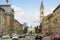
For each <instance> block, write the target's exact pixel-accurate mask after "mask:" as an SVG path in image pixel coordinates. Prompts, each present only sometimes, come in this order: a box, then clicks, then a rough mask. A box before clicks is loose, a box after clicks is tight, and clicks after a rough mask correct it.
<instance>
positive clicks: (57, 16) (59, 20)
mask: <svg viewBox="0 0 60 40" xmlns="http://www.w3.org/2000/svg"><path fill="white" fill-rule="evenodd" d="M53 15H54V28H53V31H54V32H56V33H60V5H58V6H57V7H56V8H55V9H54V11H53Z"/></svg>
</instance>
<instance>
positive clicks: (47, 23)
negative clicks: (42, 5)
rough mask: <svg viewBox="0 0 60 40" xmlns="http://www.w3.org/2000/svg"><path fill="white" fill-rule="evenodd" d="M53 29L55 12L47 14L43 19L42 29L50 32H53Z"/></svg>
mask: <svg viewBox="0 0 60 40" xmlns="http://www.w3.org/2000/svg"><path fill="white" fill-rule="evenodd" d="M52 29H53V14H49V15H47V16H45V17H44V18H43V20H42V30H43V31H46V32H48V33H50V32H52Z"/></svg>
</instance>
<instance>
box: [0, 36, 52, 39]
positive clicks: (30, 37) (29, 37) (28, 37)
mask: <svg viewBox="0 0 60 40" xmlns="http://www.w3.org/2000/svg"><path fill="white" fill-rule="evenodd" d="M0 40H12V39H0ZM19 40H35V37H34V36H26V37H25V38H19ZM42 40H51V38H50V36H49V37H48V36H47V37H44V38H43V39H42Z"/></svg>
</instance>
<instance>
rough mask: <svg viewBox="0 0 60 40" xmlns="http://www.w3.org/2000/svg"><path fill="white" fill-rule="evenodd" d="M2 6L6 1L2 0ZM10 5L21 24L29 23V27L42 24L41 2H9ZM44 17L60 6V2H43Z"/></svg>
mask: <svg viewBox="0 0 60 40" xmlns="http://www.w3.org/2000/svg"><path fill="white" fill-rule="evenodd" d="M0 4H6V2H5V0H0ZM9 4H11V7H12V8H13V9H14V11H15V13H14V15H15V16H14V18H15V19H16V20H18V21H19V22H20V23H21V24H23V23H25V22H26V23H27V25H28V26H33V27H35V26H37V25H39V22H40V4H41V0H9ZM43 4H44V16H46V15H48V14H50V13H52V11H53V10H54V9H55V8H56V7H57V6H58V5H59V4H60V0H43Z"/></svg>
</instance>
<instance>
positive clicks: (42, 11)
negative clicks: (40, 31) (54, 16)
mask: <svg viewBox="0 0 60 40" xmlns="http://www.w3.org/2000/svg"><path fill="white" fill-rule="evenodd" d="M43 17H44V5H43V1H41V6H40V21H42V19H43Z"/></svg>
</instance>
